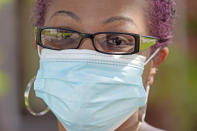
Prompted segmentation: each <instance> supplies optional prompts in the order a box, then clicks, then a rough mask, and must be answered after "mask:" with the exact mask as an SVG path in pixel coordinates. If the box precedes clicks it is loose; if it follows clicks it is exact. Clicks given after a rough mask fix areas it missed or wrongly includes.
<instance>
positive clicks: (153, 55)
mask: <svg viewBox="0 0 197 131" xmlns="http://www.w3.org/2000/svg"><path fill="white" fill-rule="evenodd" d="M160 49H161V47H160V48H157V49H156V51H155V52H154V53H153V54H152V55H151V56H150V57H149V58H148V59H147V60H146V61H145V63H144V65H146V64H148V63H149V62H150V61H151V60H152V59H153V58H154V57H155V56H156V55H157V53H158V52H159V51H160Z"/></svg>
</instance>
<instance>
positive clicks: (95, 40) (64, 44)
mask: <svg viewBox="0 0 197 131" xmlns="http://www.w3.org/2000/svg"><path fill="white" fill-rule="evenodd" d="M35 37H36V43H37V44H38V45H39V46H41V47H43V48H47V49H52V50H65V49H78V48H79V47H80V45H81V42H82V41H83V39H85V38H89V39H91V41H92V44H93V47H94V48H95V50H96V51H98V52H101V53H104V54H112V55H128V54H135V53H138V52H139V51H142V50H145V49H147V48H149V47H151V46H153V45H155V44H156V43H157V42H158V41H159V38H157V37H152V36H142V35H139V34H133V33H122V32H98V33H94V34H88V33H81V32H78V31H75V30H71V29H67V28H61V27H44V26H42V27H41V26H38V27H35Z"/></svg>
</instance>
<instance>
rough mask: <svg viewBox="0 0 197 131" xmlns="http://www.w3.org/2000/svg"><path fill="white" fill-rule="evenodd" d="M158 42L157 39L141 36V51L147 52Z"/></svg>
mask: <svg viewBox="0 0 197 131" xmlns="http://www.w3.org/2000/svg"><path fill="white" fill-rule="evenodd" d="M157 42H158V39H157V38H154V37H148V36H140V49H139V50H140V51H142V50H145V49H147V48H149V47H151V46H153V45H155V44H156V43H157Z"/></svg>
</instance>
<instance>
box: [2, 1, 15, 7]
mask: <svg viewBox="0 0 197 131" xmlns="http://www.w3.org/2000/svg"><path fill="white" fill-rule="evenodd" d="M13 1H14V0H0V9H1V7H2V6H3V5H4V4H9V3H11V2H13Z"/></svg>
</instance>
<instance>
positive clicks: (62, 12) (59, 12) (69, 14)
mask: <svg viewBox="0 0 197 131" xmlns="http://www.w3.org/2000/svg"><path fill="white" fill-rule="evenodd" d="M59 14H64V15H66V16H69V17H71V18H72V19H74V20H76V21H80V18H79V16H77V15H76V14H75V13H73V12H71V11H66V10H59V11H57V12H55V13H54V14H53V15H52V16H51V18H50V19H52V18H53V17H54V16H57V15H59Z"/></svg>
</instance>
